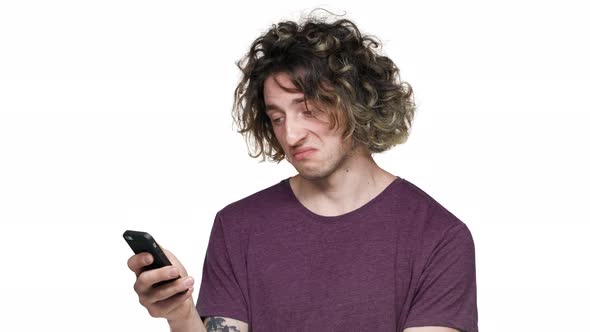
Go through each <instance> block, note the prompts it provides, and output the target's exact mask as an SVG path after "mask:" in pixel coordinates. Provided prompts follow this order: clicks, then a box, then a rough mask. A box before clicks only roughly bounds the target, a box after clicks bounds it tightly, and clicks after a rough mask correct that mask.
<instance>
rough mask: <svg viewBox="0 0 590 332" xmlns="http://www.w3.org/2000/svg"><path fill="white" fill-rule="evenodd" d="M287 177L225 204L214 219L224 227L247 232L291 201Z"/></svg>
mask: <svg viewBox="0 0 590 332" xmlns="http://www.w3.org/2000/svg"><path fill="white" fill-rule="evenodd" d="M288 186H289V184H288V179H283V180H280V181H279V182H277V183H275V184H273V185H271V186H269V187H266V188H263V189H261V190H259V191H257V192H255V193H253V194H251V195H248V196H246V197H244V198H242V199H240V200H237V201H235V202H232V203H229V204H227V205H226V206H225V207H223V208H222V209H221V210H219V211H218V212H217V215H216V221H217V222H218V223H220V224H223V228H224V229H228V230H229V229H232V230H235V231H239V232H244V233H248V232H249V230H250V229H252V227H254V228H256V227H257V225H258V224H263V223H264V222H265V221H266V220H268V219H271V218H272V216H273V215H274V214H276V211H279V210H282V208H283V207H285V206H288V205H289V204H290V203H292V202H291V196H290V195H291V192H290V188H289V187H288Z"/></svg>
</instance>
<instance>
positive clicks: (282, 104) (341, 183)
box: [128, 73, 458, 332]
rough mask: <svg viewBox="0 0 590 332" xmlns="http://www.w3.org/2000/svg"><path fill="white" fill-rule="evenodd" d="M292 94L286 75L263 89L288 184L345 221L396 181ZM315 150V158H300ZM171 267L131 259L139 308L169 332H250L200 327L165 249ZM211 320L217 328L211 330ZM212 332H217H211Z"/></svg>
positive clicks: (141, 257)
mask: <svg viewBox="0 0 590 332" xmlns="http://www.w3.org/2000/svg"><path fill="white" fill-rule="evenodd" d="M281 86H283V87H286V88H294V86H293V84H292V83H291V81H290V79H289V77H288V76H287V75H286V74H283V73H278V74H276V75H273V76H270V77H268V78H267V79H266V80H265V83H264V100H265V103H266V112H267V115H268V116H269V118H270V119H271V121H272V124H273V132H274V134H275V136H276V138H277V140H278V141H279V144H280V145H281V148H282V149H283V151H284V152H285V158H286V159H287V161H288V162H289V163H291V164H292V165H293V167H295V169H296V170H297V172H298V174H297V175H296V176H294V177H292V178H290V179H289V182H290V185H291V188H292V189H293V192H294V193H295V196H296V197H297V199H298V200H299V201H300V202H301V203H302V204H303V205H304V206H305V207H306V208H308V209H309V210H311V211H312V212H314V213H316V214H319V215H323V216H337V215H341V214H344V213H347V212H350V211H353V210H355V209H358V208H359V207H361V206H363V205H364V204H366V203H367V202H368V201H370V200H371V199H373V198H374V197H375V196H377V195H379V194H380V193H381V192H382V191H383V190H384V189H385V188H386V187H387V186H388V185H389V184H391V182H392V181H394V180H395V179H396V178H397V176H395V175H393V174H391V173H389V172H387V171H385V170H383V169H382V168H380V167H379V166H378V165H377V164H376V163H375V161H374V160H373V158H372V157H371V154H370V153H369V151H368V150H367V149H366V148H365V147H364V146H362V145H358V144H355V143H354V141H353V140H352V139H350V138H349V139H347V140H344V139H343V138H342V131H343V129H342V128H335V129H330V128H329V126H328V119H327V116H326V115H325V114H324V113H322V112H321V111H319V110H321V108H319V107H317V105H314V104H313V103H311V102H309V101H308V108H306V107H305V102H304V101H303V94H302V93H293V92H288V91H285V89H283V88H282V87H281ZM309 149H311V150H312V151H313V152H312V153H308V154H306V155H298V152H300V151H305V150H309ZM164 252H165V253H166V255H167V256H168V257H169V258H170V261H171V262H172V264H173V267H164V268H161V269H156V270H152V271H146V272H143V273H142V272H141V269H142V268H143V267H144V266H147V265H149V264H151V260H152V258H151V255H149V254H147V253H143V254H137V255H134V256H132V257H131V258H130V259H129V261H128V266H129V268H130V269H131V270H132V271H133V272H134V273H135V274H136V276H137V280H136V282H135V285H134V289H135V291H136V293H137V294H138V296H139V302H140V303H141V304H142V305H143V306H144V307H145V308H146V309H147V310H148V312H149V313H150V315H152V316H153V317H164V318H166V319H168V323H169V324H170V327H171V331H175V332H177V331H178V332H180V331H207V329H206V327H205V325H218V326H225V327H230V326H231V327H233V330H235V331H240V332H247V331H248V324H246V323H245V322H242V321H239V320H235V319H232V318H228V317H210V318H207V320H205V325H203V323H202V322H201V320H200V318H199V314H198V312H197V311H196V309H195V305H194V301H193V298H192V293H193V282H194V281H193V278H192V277H189V276H188V275H187V272H186V270H185V268H184V267H183V266H182V264H181V263H180V261H178V259H176V257H175V256H174V255H173V254H172V253H171V252H169V251H168V250H166V249H164ZM177 275H180V276H181V278H180V279H179V280H176V281H174V282H172V283H170V284H166V285H162V286H160V287H158V288H159V289H152V288H151V286H152V285H153V284H155V283H157V282H159V281H162V280H167V279H170V278H171V277H173V276H177ZM183 290H188V292H187V293H186V294H183V295H174V294H176V293H178V292H180V291H183ZM212 319H214V321H215V322H216V323H215V324H208V323H209V322H210V321H211V320H212ZM211 330H213V329H211ZM404 332H458V330H455V329H452V328H448V327H440V326H424V327H411V328H407V329H405V330H404Z"/></svg>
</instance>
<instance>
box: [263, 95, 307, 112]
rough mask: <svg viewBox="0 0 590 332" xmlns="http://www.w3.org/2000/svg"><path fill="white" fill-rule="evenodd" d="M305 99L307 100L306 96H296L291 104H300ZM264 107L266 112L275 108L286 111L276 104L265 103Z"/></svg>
mask: <svg viewBox="0 0 590 332" xmlns="http://www.w3.org/2000/svg"><path fill="white" fill-rule="evenodd" d="M304 101H305V98H303V97H301V98H295V99H293V100H291V105H296V104H300V103H302V102H304ZM264 107H265V108H266V109H265V112H266V113H268V112H270V111H275V110H276V111H283V112H284V110H283V109H282V108H280V107H279V106H277V105H275V104H266V105H264Z"/></svg>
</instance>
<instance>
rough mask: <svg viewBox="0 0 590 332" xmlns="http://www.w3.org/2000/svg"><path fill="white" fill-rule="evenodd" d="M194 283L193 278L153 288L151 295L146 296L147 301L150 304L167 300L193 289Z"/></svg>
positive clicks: (181, 279)
mask: <svg viewBox="0 0 590 332" xmlns="http://www.w3.org/2000/svg"><path fill="white" fill-rule="evenodd" d="M194 283H195V281H194V279H193V278H191V277H184V278H180V279H178V280H176V281H174V282H172V283H170V284H168V285H163V286H160V287H156V288H153V289H152V290H151V292H150V293H148V294H146V299H145V300H146V301H147V302H148V303H150V304H151V303H156V302H159V301H163V300H166V299H167V298H170V297H172V296H173V295H175V294H178V293H180V292H184V291H186V290H187V289H189V288H191V287H193V285H194Z"/></svg>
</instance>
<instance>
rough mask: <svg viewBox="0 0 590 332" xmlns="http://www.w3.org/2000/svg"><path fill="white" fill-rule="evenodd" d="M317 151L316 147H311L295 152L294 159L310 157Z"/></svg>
mask: <svg viewBox="0 0 590 332" xmlns="http://www.w3.org/2000/svg"><path fill="white" fill-rule="evenodd" d="M316 151H317V150H316V149H311V148H310V149H303V150H301V151H297V152H296V153H294V154H293V160H302V159H305V158H307V157H309V156H310V155H312V154H313V153H314V152H316Z"/></svg>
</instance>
